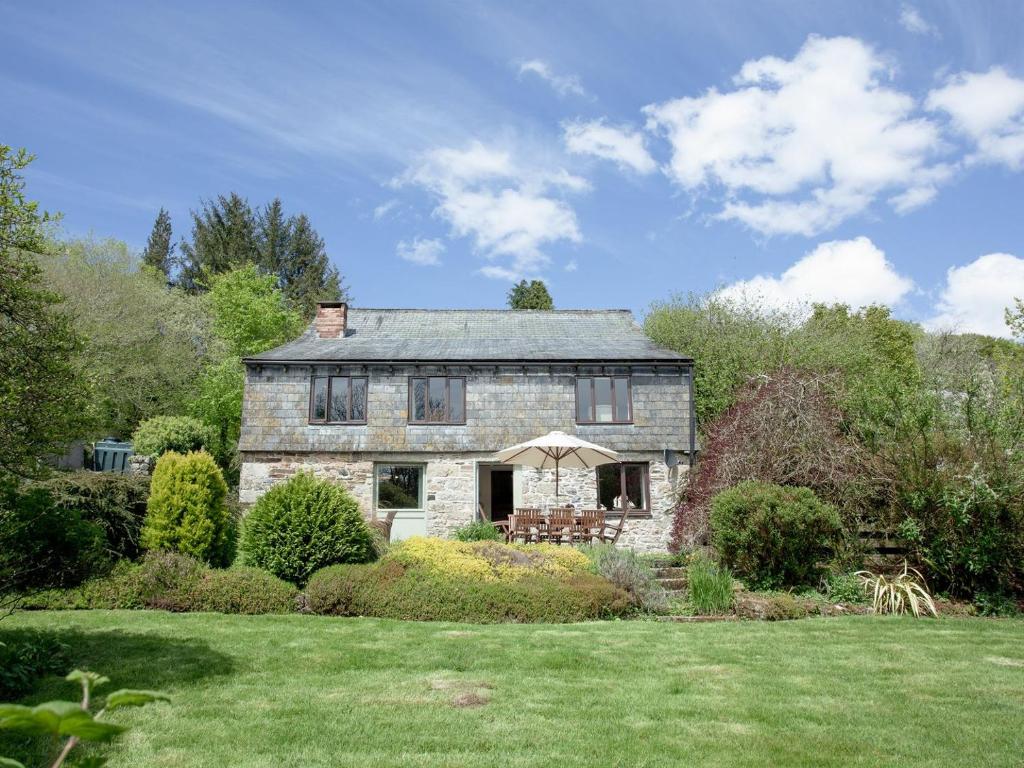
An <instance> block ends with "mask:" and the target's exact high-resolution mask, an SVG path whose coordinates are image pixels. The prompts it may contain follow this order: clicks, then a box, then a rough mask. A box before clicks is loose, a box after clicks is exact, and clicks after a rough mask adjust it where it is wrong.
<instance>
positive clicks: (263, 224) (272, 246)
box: [256, 197, 292, 287]
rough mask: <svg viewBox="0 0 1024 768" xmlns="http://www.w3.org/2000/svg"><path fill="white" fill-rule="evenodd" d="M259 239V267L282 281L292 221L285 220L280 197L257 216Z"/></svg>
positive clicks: (257, 261)
mask: <svg viewBox="0 0 1024 768" xmlns="http://www.w3.org/2000/svg"><path fill="white" fill-rule="evenodd" d="M257 237H258V238H259V242H258V249H259V251H258V255H257V259H256V263H257V265H258V266H259V267H260V269H262V270H263V271H264V272H265V273H267V274H270V275H277V276H278V278H279V279H280V277H281V271H282V268H283V266H284V265H285V264H286V263H287V262H288V252H289V249H290V247H291V239H292V220H291V219H287V218H285V215H284V206H283V205H281V199H280V198H279V197H275V198H274V199H273V201H271V202H270V203H269V204H268V205H267V206H266V208H264V209H263V210H261V211H260V212H259V214H258V215H257ZM279 287H280V286H279Z"/></svg>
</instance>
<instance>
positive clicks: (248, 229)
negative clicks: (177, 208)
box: [178, 192, 258, 292]
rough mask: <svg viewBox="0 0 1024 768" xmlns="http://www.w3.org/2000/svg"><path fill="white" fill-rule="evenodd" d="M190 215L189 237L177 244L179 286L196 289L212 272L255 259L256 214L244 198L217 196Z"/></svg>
mask: <svg viewBox="0 0 1024 768" xmlns="http://www.w3.org/2000/svg"><path fill="white" fill-rule="evenodd" d="M191 215H192V240H191V242H189V241H182V243H181V255H182V256H181V272H180V274H179V276H178V284H179V285H181V287H183V288H185V289H186V290H188V291H191V292H198V291H200V290H202V289H203V288H204V287H206V285H207V283H208V282H209V280H210V279H211V278H212V277H213V276H214V275H218V274H220V273H221V272H227V271H228V270H230V269H234V268H235V267H240V266H242V265H244V264H248V263H251V262H253V261H255V260H256V258H257V253H258V248H257V243H258V236H257V231H256V217H255V216H254V215H253V212H252V208H251V207H250V206H249V201H248V200H246V199H245V198H244V197H242V196H240V195H238V194H236V193H234V192H232V193H231V194H230V195H228V196H226V197H225V196H224V195H218V196H217V199H216V200H206V201H203V202H202V208H201V209H200V210H198V211H192V212H191Z"/></svg>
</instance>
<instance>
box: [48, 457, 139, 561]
mask: <svg viewBox="0 0 1024 768" xmlns="http://www.w3.org/2000/svg"><path fill="white" fill-rule="evenodd" d="M37 485H38V486H39V487H42V488H45V489H46V490H47V491H49V493H50V496H51V498H52V500H53V504H54V506H56V507H58V508H60V509H63V510H66V511H67V512H72V513H77V514H78V515H79V516H80V517H81V518H82V520H85V521H86V522H89V523H92V524H94V525H96V526H98V527H99V528H100V529H102V531H103V534H104V537H105V539H106V550H107V553H108V555H109V556H110V558H111V559H112V560H119V559H122V558H128V559H130V560H134V559H136V558H138V556H139V555H140V554H141V552H142V548H141V545H140V542H139V538H140V535H141V531H142V523H143V521H144V520H145V519H146V502H147V500H148V498H149V478H148V477H139V476H136V475H122V474H118V473H116V472H88V471H82V472H62V473H59V474H56V475H54V476H53V477H51V478H48V479H46V480H43V481H40V482H38V483H37Z"/></svg>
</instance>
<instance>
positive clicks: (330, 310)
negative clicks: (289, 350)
mask: <svg viewBox="0 0 1024 768" xmlns="http://www.w3.org/2000/svg"><path fill="white" fill-rule="evenodd" d="M347 324H348V304H346V303H345V302H344V301H318V302H317V303H316V320H314V321H313V325H314V327H315V328H316V335H317V337H318V338H321V339H338V338H343V337H344V336H345V326H346V325H347Z"/></svg>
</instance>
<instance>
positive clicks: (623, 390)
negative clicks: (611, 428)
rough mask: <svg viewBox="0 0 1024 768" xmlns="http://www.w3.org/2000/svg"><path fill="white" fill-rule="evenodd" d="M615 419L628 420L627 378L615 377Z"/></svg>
mask: <svg viewBox="0 0 1024 768" xmlns="http://www.w3.org/2000/svg"><path fill="white" fill-rule="evenodd" d="M615 420H616V421H629V379H626V378H617V379H615Z"/></svg>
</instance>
